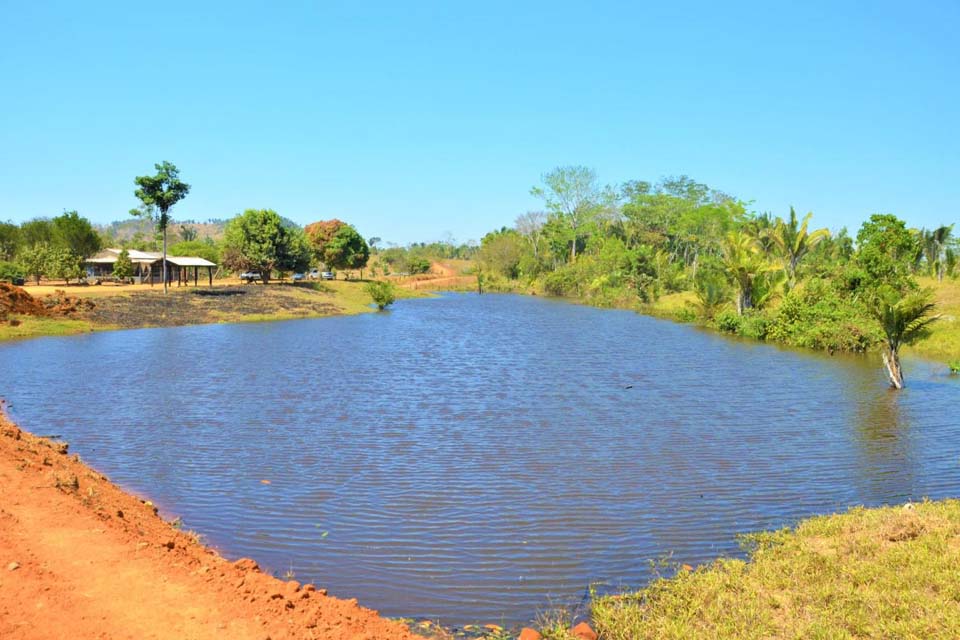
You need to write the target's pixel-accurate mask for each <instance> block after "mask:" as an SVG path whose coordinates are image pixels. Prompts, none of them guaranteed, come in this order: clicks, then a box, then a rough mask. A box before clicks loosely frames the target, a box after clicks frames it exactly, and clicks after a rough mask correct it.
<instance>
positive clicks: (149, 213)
mask: <svg viewBox="0 0 960 640" xmlns="http://www.w3.org/2000/svg"><path fill="white" fill-rule="evenodd" d="M154 168H155V169H156V170H157V175H155V176H137V177H136V178H134V182H135V183H136V185H137V187H138V188H137V190H136V191H134V195H135V196H137V198H138V199H139V200H140V202H142V203H143V208H142V209H140V210H134V211H137V212H138V213H137V214H136V215H140V216H144V217H149V218H151V219H152V220H153V221H154V222H155V224H156V225H157V229H158V230H159V231H160V233H161V234H162V235H163V292H164V293H166V292H167V225H168V224H169V223H170V209H172V208H173V205H175V204H177V203H178V202H180V201H181V200H183V199H184V198H185V197H186V196H187V194H188V193H190V185H188V184H186V183H184V182H181V181H180V171H179V170H178V169H177V167H176V166H174V165H173V164H172V163H170V162H167V161H163V162H162V163H160V164H155V165H154ZM134 211H131V213H134Z"/></svg>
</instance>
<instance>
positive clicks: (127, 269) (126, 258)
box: [113, 249, 133, 282]
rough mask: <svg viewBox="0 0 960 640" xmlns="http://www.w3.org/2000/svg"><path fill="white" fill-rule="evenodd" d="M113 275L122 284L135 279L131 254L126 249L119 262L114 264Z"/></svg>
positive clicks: (121, 253)
mask: <svg viewBox="0 0 960 640" xmlns="http://www.w3.org/2000/svg"><path fill="white" fill-rule="evenodd" d="M113 275H114V276H115V277H116V278H118V279H119V280H120V281H121V282H126V281H127V280H129V279H130V278H132V277H133V261H132V260H130V252H129V251H127V250H126V249H124V250H123V251H121V252H120V255H118V256H117V261H116V262H114V263H113Z"/></svg>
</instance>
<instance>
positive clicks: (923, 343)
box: [905, 278, 960, 362]
mask: <svg viewBox="0 0 960 640" xmlns="http://www.w3.org/2000/svg"><path fill="white" fill-rule="evenodd" d="M919 280H920V286H922V287H930V288H932V289H933V291H934V296H935V300H936V303H937V313H940V314H941V317H940V319H939V320H937V321H936V322H934V323H933V324H932V325H930V329H929V334H928V335H927V337H925V338H924V339H922V340H920V341H918V342H917V343H916V344H914V345H911V346H909V347H907V348H906V350H905V352H906V353H909V354H912V355H918V356H921V357H924V358H930V359H933V360H938V361H940V362H948V361H955V360H960V281H957V280H944V281H943V282H937V281H936V280H935V279H934V278H919Z"/></svg>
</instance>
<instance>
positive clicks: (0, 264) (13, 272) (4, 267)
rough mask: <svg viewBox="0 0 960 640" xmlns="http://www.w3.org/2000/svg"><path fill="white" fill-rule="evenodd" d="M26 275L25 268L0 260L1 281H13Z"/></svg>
mask: <svg viewBox="0 0 960 640" xmlns="http://www.w3.org/2000/svg"><path fill="white" fill-rule="evenodd" d="M25 275H26V274H24V273H23V270H22V269H21V268H20V267H18V266H17V265H15V264H14V263H12V262H4V261H2V260H0V282H13V281H14V280H18V279H20V278H23V277H25Z"/></svg>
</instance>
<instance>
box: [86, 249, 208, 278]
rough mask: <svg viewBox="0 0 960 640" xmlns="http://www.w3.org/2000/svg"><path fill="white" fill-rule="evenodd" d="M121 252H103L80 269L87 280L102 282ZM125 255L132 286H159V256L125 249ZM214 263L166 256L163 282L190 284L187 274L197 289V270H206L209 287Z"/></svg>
mask: <svg viewBox="0 0 960 640" xmlns="http://www.w3.org/2000/svg"><path fill="white" fill-rule="evenodd" d="M122 252H123V249H104V250H103V251H101V252H99V253H97V254H96V255H94V256H92V257H90V258H87V259H86V260H84V261H83V262H84V266H85V267H86V271H87V278H88V279H90V280H95V281H97V282H102V281H104V280H113V279H115V276H114V275H113V267H114V265H115V264H116V263H117V258H119V257H120V254H121V253H122ZM127 255H129V256H130V262H132V263H133V268H134V273H133V282H134V284H147V283H149V284H150V285H151V286H152V285H153V284H155V283H163V254H161V253H158V252H156V251H138V250H136V249H127ZM216 266H217V265H216V263H213V262H210V261H209V260H206V259H204V258H201V257H199V256H171V255H168V256H167V283H168V284H169V283H172V282H173V281H174V280H176V281H177V285H178V286H180V285H188V284H190V275H191V273H192V274H193V284H194V286H197V284H198V281H199V271H200V269H206V270H207V280H208V282H209V285H210V286H211V287H212V286H213V270H214V269H215V268H216Z"/></svg>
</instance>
